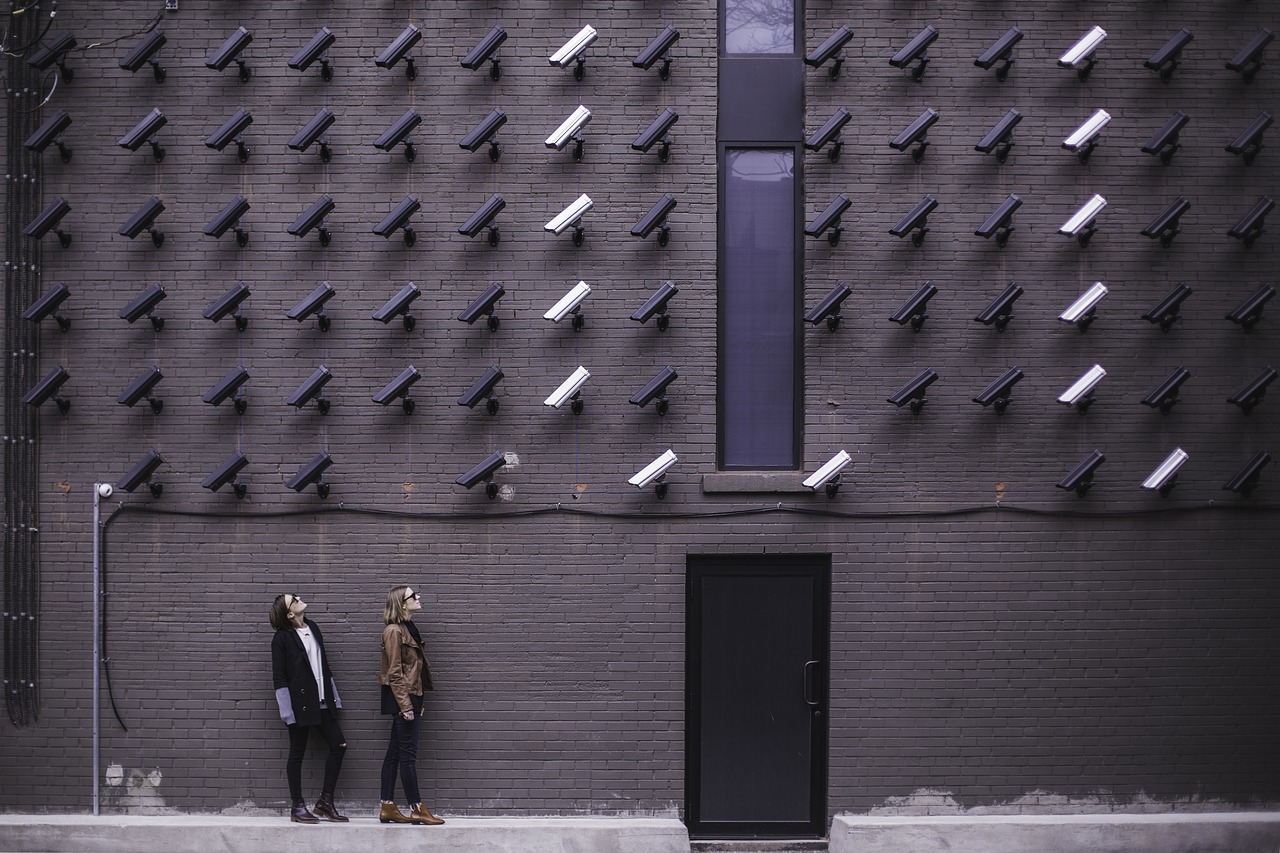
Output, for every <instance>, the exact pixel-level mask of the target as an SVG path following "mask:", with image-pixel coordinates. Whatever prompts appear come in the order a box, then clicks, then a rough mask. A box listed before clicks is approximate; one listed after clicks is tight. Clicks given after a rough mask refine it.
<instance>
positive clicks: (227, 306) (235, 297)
mask: <svg viewBox="0 0 1280 853" xmlns="http://www.w3.org/2000/svg"><path fill="white" fill-rule="evenodd" d="M248 298H249V288H248V287H247V286H245V283H244V282H243V281H241V282H237V283H236V284H235V285H233V286H232V288H231V289H230V290H228V291H227V292H226V293H224V294H222V295H221V296H219V297H218V298H217V300H216V301H215V302H214V303H213V304H212V305H210V306H209V307H208V308H206V309H205V311H204V314H203V315H202V316H203V317H204V318H205V319H206V320H211V321H213V322H214V323H216V322H218V321H219V320H221V319H222V318H223V317H226V316H228V315H230V314H232V313H235V318H236V329H237V330H238V331H241V332H243V331H244V330H245V329H246V328H248V326H249V321H248V320H247V319H246V318H245V317H243V316H241V315H240V313H239V308H240V303H242V302H244V301H245V300H246V299H248Z"/></svg>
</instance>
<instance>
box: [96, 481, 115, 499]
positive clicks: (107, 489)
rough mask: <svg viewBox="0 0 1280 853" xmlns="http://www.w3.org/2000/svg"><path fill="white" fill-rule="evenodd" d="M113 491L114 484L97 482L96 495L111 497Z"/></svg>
mask: <svg viewBox="0 0 1280 853" xmlns="http://www.w3.org/2000/svg"><path fill="white" fill-rule="evenodd" d="M115 493H116V488H115V486H113V485H111V484H110V483H99V484H98V495H99V496H101V497H104V498H109V497H111V496H112V495H114V494H115Z"/></svg>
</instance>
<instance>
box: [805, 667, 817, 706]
mask: <svg viewBox="0 0 1280 853" xmlns="http://www.w3.org/2000/svg"><path fill="white" fill-rule="evenodd" d="M817 667H818V661H816V660H811V661H806V662H805V665H804V701H805V704H806V705H812V706H814V707H817V705H818V700H817V699H815V698H814V696H813V694H814V679H813V676H814V672H815V671H816V670H817Z"/></svg>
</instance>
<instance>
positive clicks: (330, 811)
mask: <svg viewBox="0 0 1280 853" xmlns="http://www.w3.org/2000/svg"><path fill="white" fill-rule="evenodd" d="M311 811H312V812H314V813H315V815H316V817H322V818H324V819H325V820H328V821H332V822H334V823H346V822H348V821H349V820H351V818H349V817H347V816H346V815H343V814H339V813H338V807H337V806H335V805H334V804H333V794H321V795H320V799H318V800H316V805H315V808H313V809H312V810H311Z"/></svg>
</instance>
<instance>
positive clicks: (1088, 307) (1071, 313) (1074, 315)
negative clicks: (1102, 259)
mask: <svg viewBox="0 0 1280 853" xmlns="http://www.w3.org/2000/svg"><path fill="white" fill-rule="evenodd" d="M1106 295H1107V286H1106V285H1105V284H1103V283H1102V282H1100V281H1095V282H1094V283H1093V286H1092V287H1090V288H1089V289H1088V290H1086V291H1085V292H1084V293H1082V294H1081V295H1080V297H1079V298H1078V299H1076V301H1075V302H1072V303H1071V304H1070V305H1068V306H1067V310H1065V311H1063V312H1062V313H1061V314H1059V315H1058V319H1059V320H1061V321H1062V322H1064V323H1071V324H1072V325H1075V326H1081V327H1082V328H1083V327H1086V326H1088V324H1089V322H1090V319H1091V318H1090V315H1091V314H1093V311H1094V309H1095V308H1097V307H1098V303H1099V302H1101V301H1102V297H1104V296H1106Z"/></svg>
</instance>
